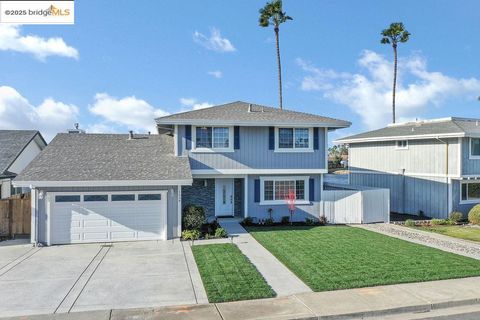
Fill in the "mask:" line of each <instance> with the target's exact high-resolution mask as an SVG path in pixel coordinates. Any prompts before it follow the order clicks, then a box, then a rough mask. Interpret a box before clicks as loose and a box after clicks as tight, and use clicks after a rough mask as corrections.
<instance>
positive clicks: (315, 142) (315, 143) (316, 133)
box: [313, 128, 319, 150]
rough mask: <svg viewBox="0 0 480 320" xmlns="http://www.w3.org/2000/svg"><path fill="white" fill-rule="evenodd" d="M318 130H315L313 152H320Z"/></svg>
mask: <svg viewBox="0 0 480 320" xmlns="http://www.w3.org/2000/svg"><path fill="white" fill-rule="evenodd" d="M318 139H319V137H318V128H313V150H318Z"/></svg>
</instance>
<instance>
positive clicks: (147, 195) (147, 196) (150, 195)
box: [138, 193, 162, 201]
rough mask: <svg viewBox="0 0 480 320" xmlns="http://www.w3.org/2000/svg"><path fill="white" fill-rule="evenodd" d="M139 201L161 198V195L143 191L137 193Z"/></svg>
mask: <svg viewBox="0 0 480 320" xmlns="http://www.w3.org/2000/svg"><path fill="white" fill-rule="evenodd" d="M138 200H139V201H152V200H162V195H161V194H157V193H145V194H139V195H138Z"/></svg>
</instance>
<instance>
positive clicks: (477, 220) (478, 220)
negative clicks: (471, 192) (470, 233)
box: [468, 204, 480, 225]
mask: <svg viewBox="0 0 480 320" xmlns="http://www.w3.org/2000/svg"><path fill="white" fill-rule="evenodd" d="M468 221H469V222H470V223H471V224H477V225H480V204H477V205H476V206H475V207H473V208H472V209H470V212H469V213H468Z"/></svg>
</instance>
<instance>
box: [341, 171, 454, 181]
mask: <svg viewBox="0 0 480 320" xmlns="http://www.w3.org/2000/svg"><path fill="white" fill-rule="evenodd" d="M350 173H356V174H393V175H399V176H401V175H402V174H401V173H400V172H394V171H354V170H351V171H350ZM403 175H404V176H406V177H435V178H452V179H455V178H456V179H459V178H461V177H460V176H459V175H454V174H449V175H448V176H447V175H445V174H441V173H413V172H405V173H404V174H403Z"/></svg>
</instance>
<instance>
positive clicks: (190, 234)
mask: <svg viewBox="0 0 480 320" xmlns="http://www.w3.org/2000/svg"><path fill="white" fill-rule="evenodd" d="M198 238H200V231H198V230H184V231H182V239H183V240H197V239H198Z"/></svg>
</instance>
